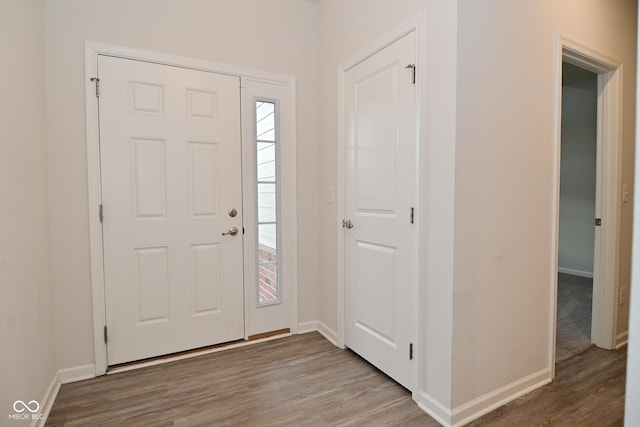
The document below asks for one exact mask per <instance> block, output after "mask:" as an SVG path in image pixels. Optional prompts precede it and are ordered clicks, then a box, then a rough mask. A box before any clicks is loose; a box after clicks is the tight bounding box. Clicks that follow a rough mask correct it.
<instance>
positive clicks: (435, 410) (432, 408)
mask: <svg viewBox="0 0 640 427" xmlns="http://www.w3.org/2000/svg"><path fill="white" fill-rule="evenodd" d="M415 402H416V403H417V404H418V407H419V408H420V409H422V410H423V411H424V412H426V413H427V415H429V416H430V417H431V418H433V419H434V420H436V421H437V422H439V423H440V424H442V425H443V426H445V427H451V410H450V409H449V408H447V406H446V405H443V404H442V403H440V402H439V401H437V400H436V399H434V398H433V397H431V396H430V395H429V394H427V393H425V392H423V391H421V392H420V393H419V394H418V400H416V401H415Z"/></svg>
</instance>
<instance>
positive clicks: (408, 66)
mask: <svg viewBox="0 0 640 427" xmlns="http://www.w3.org/2000/svg"><path fill="white" fill-rule="evenodd" d="M404 68H406V69H409V68H410V69H411V73H412V76H411V83H413V84H416V64H409V65H407V66H406V67H404Z"/></svg>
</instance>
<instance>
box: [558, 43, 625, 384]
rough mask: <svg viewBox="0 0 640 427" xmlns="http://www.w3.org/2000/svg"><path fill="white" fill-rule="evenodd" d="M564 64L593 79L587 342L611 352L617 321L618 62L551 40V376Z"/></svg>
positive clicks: (619, 79)
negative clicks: (593, 223)
mask: <svg viewBox="0 0 640 427" xmlns="http://www.w3.org/2000/svg"><path fill="white" fill-rule="evenodd" d="M563 61H566V62H569V63H571V64H573V65H577V66H579V67H580V68H584V69H586V70H589V71H592V72H594V73H596V74H597V75H598V113H597V162H596V164H597V166H596V174H597V176H598V178H596V182H597V183H599V185H597V188H596V217H598V218H602V226H601V227H595V228H596V231H595V245H594V246H595V250H594V263H593V264H594V265H593V310H592V322H591V325H592V326H591V342H593V343H594V344H596V345H597V346H598V347H602V348H606V349H614V348H616V347H617V346H618V345H620V344H621V343H620V342H618V337H617V318H618V304H617V303H616V302H617V295H618V286H619V285H618V265H619V260H618V251H619V249H618V240H619V235H620V229H619V227H620V226H619V223H620V221H619V219H620V217H619V215H620V210H619V192H620V189H621V176H622V175H621V167H620V157H621V150H622V131H621V129H622V62H621V61H618V60H615V59H612V58H610V57H608V56H606V55H604V54H602V53H599V52H597V51H596V50H594V49H591V48H589V47H586V46H584V45H581V44H579V43H576V42H575V41H573V40H570V39H568V38H565V37H563V36H558V37H557V39H556V123H555V126H556V136H555V143H554V177H553V206H554V207H553V213H554V219H553V226H552V233H553V234H552V237H553V240H552V242H553V250H552V251H551V252H552V257H553V259H552V264H551V265H552V266H553V268H552V271H551V284H552V292H551V296H552V301H551V324H550V327H551V332H552V333H551V334H550V335H551V338H552V342H551V343H550V349H551V351H550V356H549V357H550V362H549V363H550V366H551V367H552V372H554V375H555V369H554V367H555V348H556V316H557V313H556V311H557V292H558V246H559V224H560V219H559V218H560V216H559V215H560V149H561V123H562V117H561V116H562V62H563Z"/></svg>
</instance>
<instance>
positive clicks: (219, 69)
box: [85, 41, 298, 376]
mask: <svg viewBox="0 0 640 427" xmlns="http://www.w3.org/2000/svg"><path fill="white" fill-rule="evenodd" d="M98 55H107V56H115V57H119V58H125V59H133V60H139V61H146V62H152V63H156V64H161V65H170V66H178V67H183V68H189V69H193V70H200V71H207V72H214V73H218V74H226V75H232V76H237V77H240V79H241V80H242V79H244V78H254V79H260V80H262V81H264V82H266V83H269V82H271V83H274V84H277V85H287V86H289V87H290V88H291V93H292V99H295V78H294V77H292V76H287V75H282V74H276V73H269V72H263V71H257V70H252V69H248V68H241V67H233V66H229V65H225V64H219V63H214V62H208V61H201V60H196V59H191V58H184V57H180V56H174V55H167V54H163V53H158V52H152V51H146V50H139V49H131V48H127V47H121V46H115V45H110V44H104V43H96V42H91V41H86V42H85V114H86V117H85V123H86V147H87V184H88V206H87V209H88V215H89V248H90V266H91V298H92V309H93V346H94V363H95V365H94V368H95V375H96V376H98V375H103V374H105V373H106V371H107V363H108V362H107V346H106V345H105V344H106V343H105V340H104V329H103V328H104V326H105V324H106V309H105V303H106V300H105V282H104V251H103V246H102V245H103V240H102V224H101V222H100V217H99V206H100V204H101V203H102V191H101V188H102V183H101V176H100V131H99V123H98V112H99V111H98V102H97V101H96V88H95V82H93V81H91V78H92V77H96V76H98ZM238 96H241V92H240V89H239V91H238ZM240 102H241V106H242V108H245V106H244V103H243V100H242V98H241V99H240ZM295 115H296V114H295V104H293V103H292V117H290V118H287V119H288V120H290V122H291V123H290V129H289V130H290V132H291V138H290V139H291V141H293V144H291V146H292V147H294V148H295V141H296V136H295V122H296V120H295ZM241 120H242V114H241ZM243 143H244V139H243ZM285 161H286V164H284V162H285ZM281 162H282V167H283V169H282V181H283V184H284V183H285V182H289V181H290V182H291V183H293V184H287V185H283V186H282V191H283V192H284V191H287V192H288V194H286V195H285V194H283V197H286V199H287V200H288V201H289V202H290V203H292V204H293V206H294V207H295V206H297V199H296V190H295V188H296V186H295V182H296V155H295V149H294V150H292V152H291V153H287V155H286V156H283V157H282V159H281ZM285 171H286V173H285ZM245 190H246V183H244V182H243V191H245ZM289 193H290V194H289ZM289 213H290V215H291V216H292V217H291V221H292V223H293V224H295V223H297V213H296V209H295V208H292V209H290V210H289ZM297 240H298V239H297V228H296V227H292V228H289V227H287V229H286V230H285V229H284V228H283V230H282V241H283V244H285V245H289V247H288V248H283V253H285V252H286V253H288V254H296V253H297ZM282 269H283V275H284V276H286V277H287V278H288V279H289V286H290V287H291V290H290V295H291V301H290V303H291V307H290V309H291V317H290V318H291V319H292V320H291V321H292V324H291V328H290V329H291V332H292V333H294V334H295V333H297V332H298V298H297V295H298V281H297V277H298V275H297V262H296V259H295V257H293V258H291V259H289V258H286V259H285V258H284V257H283V262H282ZM244 316H245V319H244V321H245V328H246V326H247V324H248V323H247V322H248V321H249V319H247V313H246V311H245V314H244Z"/></svg>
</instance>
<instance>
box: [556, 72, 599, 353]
mask: <svg viewBox="0 0 640 427" xmlns="http://www.w3.org/2000/svg"><path fill="white" fill-rule="evenodd" d="M597 118H598V75H597V74H596V73H594V72H591V71H589V70H585V69H584V68H580V67H578V66H576V65H573V64H570V63H568V62H564V61H563V63H562V124H561V147H560V151H561V155H560V229H559V242H558V294H557V320H556V322H557V326H556V357H555V361H556V363H558V362H561V361H563V360H566V359H568V358H570V357H572V356H574V355H576V354H578V353H581V352H582V351H584V350H585V349H586V348H588V347H589V346H590V345H591V322H592V307H593V304H592V302H593V266H594V250H595V230H594V227H595V220H596V182H597V181H599V180H598V179H597V173H596V172H597V167H596V166H597V142H598V141H597V140H598V138H597V130H598V120H597Z"/></svg>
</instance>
